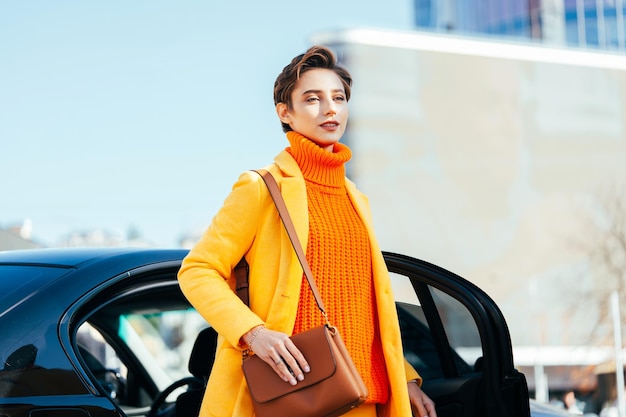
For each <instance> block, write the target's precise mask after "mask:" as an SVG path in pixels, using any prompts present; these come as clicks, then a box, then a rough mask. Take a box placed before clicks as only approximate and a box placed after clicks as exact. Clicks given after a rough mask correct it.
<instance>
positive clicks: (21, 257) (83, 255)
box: [0, 247, 184, 268]
mask: <svg viewBox="0 0 626 417" xmlns="http://www.w3.org/2000/svg"><path fill="white" fill-rule="evenodd" d="M149 253H153V254H157V253H161V254H163V253H170V254H171V255H172V257H173V258H174V259H176V258H180V257H181V255H182V254H184V251H183V250H182V249H146V248H131V247H128V248H105V247H102V248H95V247H94V248H48V249H25V250H14V251H3V252H0V265H2V264H13V265H16V264H19V265H42V266H43V265H45V266H56V267H66V268H75V267H78V266H80V265H82V264H85V263H88V262H93V261H97V260H98V259H102V258H110V257H111V256H118V255H119V256H123V255H146V254H149Z"/></svg>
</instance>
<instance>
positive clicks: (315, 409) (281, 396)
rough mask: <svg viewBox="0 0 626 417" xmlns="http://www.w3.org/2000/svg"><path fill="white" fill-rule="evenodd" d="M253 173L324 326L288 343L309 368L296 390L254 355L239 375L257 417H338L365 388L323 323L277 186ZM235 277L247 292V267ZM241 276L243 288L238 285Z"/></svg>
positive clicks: (333, 330) (356, 401) (320, 305)
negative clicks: (286, 238) (271, 206)
mask: <svg viewBox="0 0 626 417" xmlns="http://www.w3.org/2000/svg"><path fill="white" fill-rule="evenodd" d="M256 172H257V173H258V174H259V175H261V177H262V178H263V180H264V181H265V183H266V184H267V187H268V189H269V191H270V195H271V196H272V199H273V200H274V204H275V205H276V209H277V210H278V213H279V214H280V217H281V219H282V221H283V224H284V226H285V229H286V230H287V234H288V235H289V239H290V240H291V243H292V244H293V247H294V250H295V251H296V254H297V255H298V259H299V261H300V264H301V265H302V269H303V270H304V275H305V277H306V279H307V281H308V282H309V286H310V287H311V291H313V295H314V296H315V301H316V302H317V306H318V308H319V309H320V312H321V313H322V315H323V316H324V318H325V319H326V324H325V325H323V326H319V327H315V328H313V329H311V330H307V331H304V332H302V333H298V334H295V335H293V336H292V337H291V340H292V341H293V343H294V344H295V345H296V346H297V347H298V349H299V350H300V351H301V352H302V354H303V355H304V357H305V358H306V360H307V362H308V363H309V365H310V367H311V372H309V373H307V374H306V375H305V377H304V381H300V382H298V384H297V385H295V386H292V385H290V384H288V383H287V382H285V381H283V380H282V379H281V378H280V377H279V376H278V375H277V374H276V372H274V370H273V369H272V368H271V367H270V366H269V365H268V364H267V363H265V362H263V361H262V360H261V359H259V358H258V357H257V356H256V355H249V354H247V353H244V359H243V365H242V366H243V373H244V375H245V378H246V382H247V383H248V388H249V390H250V396H251V397H252V403H253V406H254V412H255V414H256V416H257V417H287V416H289V417H291V416H298V417H322V416H340V415H342V414H345V413H347V412H348V411H350V410H352V409H353V408H356V407H358V406H359V405H361V404H363V403H364V402H365V400H366V399H367V388H366V387H365V384H364V383H363V379H362V378H361V376H360V375H359V373H358V371H357V369H356V367H355V366H354V363H353V362H352V358H351V357H350V354H349V353H348V351H347V349H346V347H345V345H344V343H343V341H342V340H341V336H340V335H339V331H338V330H337V328H336V327H333V326H332V325H331V324H330V323H329V322H328V315H327V313H326V309H325V308H324V303H323V302H322V298H321V296H320V294H319V291H318V289H317V286H316V285H315V281H314V279H313V274H312V272H311V269H310V268H309V264H308V262H307V260H306V256H305V254H304V251H303V250H302V246H301V245H300V241H299V240H298V238H297V235H296V230H295V228H294V226H293V223H292V221H291V218H290V216H289V212H288V211H287V206H286V205H285V202H284V201H283V198H282V196H281V194H280V190H279V188H278V185H277V184H276V180H275V179H274V177H273V176H272V174H271V173H269V172H268V171H265V170H259V171H256ZM239 271H243V274H242V273H241V272H240V273H239V274H240V275H239V280H240V282H238V284H237V287H238V288H242V289H243V288H245V290H247V266H243V265H240V269H239ZM236 275H237V272H236ZM244 276H245V277H246V278H245V281H246V282H243V281H244V279H243V277H244ZM240 284H241V286H240ZM244 292H245V291H244ZM238 293H240V292H239V291H238ZM240 296H242V295H240ZM243 297H246V299H247V295H244V296H242V299H244V298H243Z"/></svg>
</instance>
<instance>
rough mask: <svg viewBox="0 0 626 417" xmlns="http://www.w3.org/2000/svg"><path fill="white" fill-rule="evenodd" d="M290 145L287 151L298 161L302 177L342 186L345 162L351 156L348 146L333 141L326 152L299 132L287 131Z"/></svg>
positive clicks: (319, 182) (315, 181)
mask: <svg viewBox="0 0 626 417" xmlns="http://www.w3.org/2000/svg"><path fill="white" fill-rule="evenodd" d="M287 139H288V140H289V143H290V145H291V147H289V148H287V149H286V150H287V152H289V154H290V155H291V156H293V158H294V159H295V160H296V162H297V163H298V166H299V167H300V171H302V175H303V176H304V179H306V180H308V181H312V182H314V183H317V184H323V185H329V186H334V187H343V186H344V185H345V175H346V169H345V163H346V162H348V161H349V160H350V158H351V157H352V152H351V151H350V148H348V147H347V146H346V145H344V144H342V143H335V145H334V147H333V151H332V152H328V151H326V150H324V149H323V148H321V147H320V146H318V145H317V144H315V143H314V142H313V141H311V140H310V139H308V138H307V137H305V136H303V135H301V134H300V133H297V132H294V131H290V132H287Z"/></svg>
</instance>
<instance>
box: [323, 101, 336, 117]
mask: <svg viewBox="0 0 626 417" xmlns="http://www.w3.org/2000/svg"><path fill="white" fill-rule="evenodd" d="M336 114H337V106H336V104H335V102H333V101H331V102H330V103H329V104H328V107H326V111H325V112H324V115H325V116H334V115H336Z"/></svg>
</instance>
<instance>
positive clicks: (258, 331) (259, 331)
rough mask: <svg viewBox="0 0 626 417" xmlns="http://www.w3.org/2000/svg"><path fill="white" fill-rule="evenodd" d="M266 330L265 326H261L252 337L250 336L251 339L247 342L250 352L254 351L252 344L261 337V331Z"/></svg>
mask: <svg viewBox="0 0 626 417" xmlns="http://www.w3.org/2000/svg"><path fill="white" fill-rule="evenodd" d="M264 329H265V326H263V325H261V326H259V328H258V329H256V330H255V331H254V333H252V336H250V338H249V339H248V341H247V342H246V343H247V344H248V348H250V350H253V349H252V342H254V339H255V338H256V337H257V336H258V335H259V333H261V330H264Z"/></svg>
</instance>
